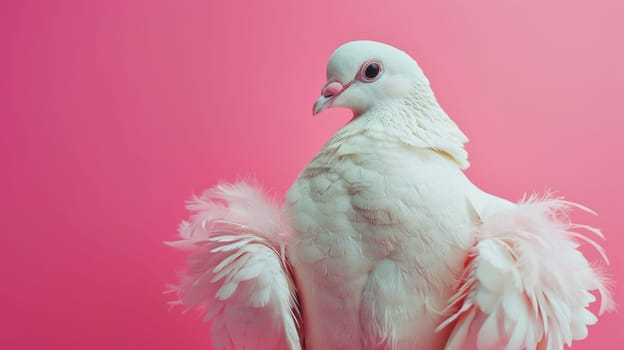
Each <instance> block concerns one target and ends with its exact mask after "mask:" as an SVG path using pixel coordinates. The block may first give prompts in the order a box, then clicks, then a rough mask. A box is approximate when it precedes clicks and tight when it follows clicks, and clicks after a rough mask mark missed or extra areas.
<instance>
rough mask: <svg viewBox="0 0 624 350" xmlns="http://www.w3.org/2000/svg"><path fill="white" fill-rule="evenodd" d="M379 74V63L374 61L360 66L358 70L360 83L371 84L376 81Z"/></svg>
mask: <svg viewBox="0 0 624 350" xmlns="http://www.w3.org/2000/svg"><path fill="white" fill-rule="evenodd" d="M380 74H381V63H379V62H376V61H369V62H366V63H364V64H363V65H362V69H361V70H360V76H361V79H362V81H364V82H371V81H375V80H377V78H379V75H380Z"/></svg>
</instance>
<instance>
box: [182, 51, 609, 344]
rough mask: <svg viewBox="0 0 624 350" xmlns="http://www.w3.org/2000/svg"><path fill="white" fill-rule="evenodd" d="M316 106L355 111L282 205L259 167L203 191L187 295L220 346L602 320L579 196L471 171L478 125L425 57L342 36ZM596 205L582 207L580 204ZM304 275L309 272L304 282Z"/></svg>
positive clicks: (471, 339)
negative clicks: (447, 105) (491, 184)
mask: <svg viewBox="0 0 624 350" xmlns="http://www.w3.org/2000/svg"><path fill="white" fill-rule="evenodd" d="M327 75H328V76H327V80H328V84H327V85H326V86H325V87H324V88H323V90H322V93H321V94H322V96H321V98H320V99H319V100H318V101H317V103H316V104H315V106H314V113H319V112H321V111H322V110H324V109H326V108H329V107H346V108H349V109H351V110H352V111H353V113H354V118H353V119H352V120H351V121H350V122H349V123H348V124H347V125H345V126H344V127H343V128H342V129H341V130H340V131H339V132H338V133H337V134H336V135H335V136H334V137H333V138H332V139H331V140H330V141H329V142H328V143H327V144H326V145H325V146H324V147H323V149H321V151H320V152H319V153H318V155H317V156H316V157H315V158H314V159H313V160H312V162H311V163H310V164H309V165H308V166H307V167H306V168H305V169H304V170H303V171H302V173H301V174H300V176H299V178H298V179H297V180H296V181H295V183H294V184H293V185H292V187H291V188H290V190H289V191H288V193H287V196H286V202H285V203H284V205H283V207H282V208H281V209H280V208H279V207H278V206H277V205H275V204H274V203H273V202H272V201H271V200H269V199H267V198H266V196H265V195H263V194H262V192H261V190H259V189H257V188H256V187H254V186H251V185H248V184H246V183H239V184H236V185H220V186H217V187H216V188H214V189H212V190H209V191H207V192H206V193H205V194H204V195H203V196H202V197H200V198H195V199H194V200H193V201H192V202H190V203H189V206H188V208H189V210H191V211H192V212H193V215H192V216H191V219H190V221H189V222H183V224H182V225H181V228H180V234H181V236H182V240H181V241H178V242H174V243H172V245H175V246H179V247H183V248H190V249H191V250H192V253H191V255H190V259H189V261H190V268H189V269H188V271H187V272H186V273H185V274H183V276H182V279H181V284H180V285H179V286H178V287H176V288H175V290H176V291H177V293H178V295H179V297H180V299H179V301H178V303H180V304H183V305H185V306H186V307H187V309H191V308H194V307H201V308H203V309H204V310H205V312H206V316H205V319H206V320H210V321H211V322H212V326H211V329H212V335H213V343H214V344H215V346H216V347H217V348H219V349H302V348H303V349H307V350H311V349H314V350H317V349H319V350H320V349H354V350H357V349H388V350H390V349H393V350H399V349H406V350H407V349H410V350H415V349H426V350H435V349H449V350H451V349H479V350H494V349H509V350H513V349H549V350H555V349H562V348H563V345H564V344H568V345H569V344H571V343H572V341H573V340H578V339H583V338H585V337H586V336H587V326H588V325H592V324H594V323H595V322H596V317H595V316H594V315H593V314H592V313H591V312H590V311H588V309H587V306H588V305H589V304H590V303H592V302H593V301H595V296H594V295H593V294H591V293H590V292H592V291H598V292H599V294H600V299H601V308H600V313H602V312H603V311H605V310H608V309H609V308H611V307H612V301H611V298H610V295H609V292H608V290H607V288H606V286H605V285H606V282H605V278H604V277H603V276H602V274H601V273H600V270H599V269H597V268H595V267H593V266H592V265H590V264H589V262H588V261H587V260H586V259H585V258H584V257H583V255H582V254H581V253H580V252H579V251H578V249H577V248H578V246H579V243H588V244H590V245H592V246H594V247H595V248H597V249H598V250H599V252H600V253H601V254H602V255H603V257H604V260H605V262H606V261H607V260H606V256H605V255H604V252H603V251H602V249H601V248H600V246H599V245H598V244H597V243H595V241H594V240H593V239H592V238H590V237H588V236H586V235H584V234H582V233H581V231H583V230H585V231H588V232H590V234H595V235H596V236H597V237H599V238H602V235H601V234H600V232H599V231H597V230H595V229H592V228H589V227H586V226H582V225H575V224H572V223H571V222H570V221H569V219H568V216H567V211H568V209H570V208H572V207H579V206H578V205H575V204H573V203H569V202H565V201H562V200H559V199H552V198H548V197H544V198H537V197H532V198H530V199H529V200H527V201H524V202H521V203H519V204H513V203H511V202H508V201H506V200H504V199H501V198H497V197H495V196H492V195H489V194H487V193H485V192H483V191H481V190H480V189H479V188H477V187H476V186H475V185H473V184H472V183H471V182H470V180H468V179H467V178H466V177H465V175H464V173H463V172H462V170H463V169H465V168H466V167H468V164H469V163H468V160H467V153H466V151H465V150H464V148H463V144H464V143H465V142H467V138H466V136H465V135H464V134H463V133H462V132H461V131H460V130H459V128H458V127H457V126H456V125H455V123H453V121H452V120H451V119H450V118H449V117H448V116H447V115H446V113H445V112H444V111H443V110H442V108H441V107H440V106H439V105H438V103H437V101H436V99H435V97H434V95H433V92H432V91H431V89H430V87H429V82H428V80H427V78H426V77H425V76H424V74H423V73H422V71H421V70H420V68H419V67H418V65H417V64H416V62H415V61H414V60H413V59H412V58H411V57H409V56H408V55H407V54H405V53H404V52H403V51H400V50H398V49H395V48H393V47H391V46H388V45H385V44H381V43H376V42H370V41H356V42H350V43H347V44H345V45H343V46H341V47H340V48H338V49H337V50H336V52H334V54H333V55H332V57H331V58H330V61H329V64H328V70H327ZM581 208H582V209H584V208H583V207H581ZM295 286H296V287H295Z"/></svg>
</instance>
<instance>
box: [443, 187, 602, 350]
mask: <svg viewBox="0 0 624 350" xmlns="http://www.w3.org/2000/svg"><path fill="white" fill-rule="evenodd" d="M572 207H577V208H580V209H583V210H585V211H589V210H588V209H587V208H584V207H581V206H579V205H577V204H574V203H571V202H567V201H563V200H560V199H551V198H543V199H539V198H537V197H535V196H534V197H531V198H529V200H527V201H525V202H521V203H520V204H519V205H518V206H515V207H514V208H512V209H507V210H504V211H500V212H497V213H494V214H492V215H488V216H486V217H483V218H482V222H481V223H480V224H479V225H478V226H477V227H476V244H475V246H474V248H473V249H472V251H471V255H470V258H469V262H468V264H467V267H466V272H465V278H464V282H463V284H462V285H461V286H460V287H459V289H458V291H457V293H456V294H455V295H454V296H453V297H452V298H451V300H450V306H449V310H451V309H456V310H457V311H456V312H454V313H453V314H452V315H451V316H450V317H449V318H447V319H446V320H445V321H444V322H443V323H442V324H441V325H440V326H439V327H438V330H440V329H442V328H445V327H449V326H453V332H452V334H451V336H450V338H449V340H448V343H447V345H446V349H448V350H456V349H479V350H494V349H507V350H515V349H529V350H530V349H548V350H556V349H563V345H564V344H567V345H568V346H569V345H570V344H571V343H572V341H573V340H579V339H583V338H585V337H586V336H587V326H588V325H592V324H594V323H595V322H596V320H597V319H596V317H595V316H594V314H592V313H591V312H590V311H589V310H588V309H587V307H588V305H589V304H590V303H592V302H593V301H595V300H596V299H595V297H594V296H593V295H592V294H591V293H590V292H591V291H598V293H599V294H600V298H601V306H600V310H599V312H600V313H602V312H604V311H605V310H608V309H610V308H612V307H613V302H612V299H611V296H610V294H609V292H608V290H607V287H606V279H605V277H604V276H603V274H602V273H601V271H600V269H598V268H595V267H592V266H591V265H590V264H589V262H588V261H587V260H586V259H585V257H584V256H583V255H582V254H581V253H580V252H579V251H578V250H577V248H578V247H579V241H583V242H587V243H589V244H590V245H592V246H593V247H595V248H596V249H597V250H598V252H599V253H600V254H601V256H602V257H603V259H604V261H605V262H607V263H608V261H607V258H606V256H605V254H604V251H603V250H602V248H601V247H600V246H599V245H598V244H597V243H596V242H595V241H594V240H593V239H592V238H590V237H588V236H587V235H585V234H583V233H581V232H579V231H580V230H585V231H586V232H589V233H590V234H594V235H596V236H598V237H600V238H602V234H601V233H600V231H598V230H596V229H593V228H591V227H588V226H582V225H576V224H573V223H571V222H570V220H569V219H568V216H567V212H568V210H569V209H570V208H572ZM486 210H487V208H486ZM457 308H458V309H457ZM455 322H456V323H455Z"/></svg>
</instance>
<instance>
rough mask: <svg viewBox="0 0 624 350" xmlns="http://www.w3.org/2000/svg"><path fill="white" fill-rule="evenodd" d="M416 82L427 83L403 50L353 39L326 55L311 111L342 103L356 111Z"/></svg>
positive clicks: (401, 95)
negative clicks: (323, 81)
mask: <svg viewBox="0 0 624 350" xmlns="http://www.w3.org/2000/svg"><path fill="white" fill-rule="evenodd" d="M415 85H427V86H428V85H429V81H428V80H427V78H426V77H425V75H424V74H423V72H422V70H421V69H420V68H419V67H418V64H417V63H416V61H414V59H412V58H411V57H410V56H409V55H408V54H406V53H405V52H403V51H401V50H399V49H397V48H394V47H392V46H390V45H386V44H383V43H379V42H375V41H365V40H362V41H352V42H348V43H346V44H344V45H342V46H340V47H339V48H338V49H336V51H334V53H333V54H332V55H331V57H330V58H329V63H328V64H327V83H326V84H325V86H323V88H322V90H321V97H320V98H319V99H318V101H316V103H315V104H314V108H313V114H318V113H320V112H322V111H323V110H325V109H327V108H331V107H344V108H348V109H350V110H352V111H353V113H354V115H359V114H362V113H364V112H366V111H367V110H369V109H371V108H373V107H375V106H378V105H381V104H385V103H388V102H390V101H392V100H394V99H397V98H404V97H406V96H409V94H410V91H411V90H412V88H413V87H414V86H415Z"/></svg>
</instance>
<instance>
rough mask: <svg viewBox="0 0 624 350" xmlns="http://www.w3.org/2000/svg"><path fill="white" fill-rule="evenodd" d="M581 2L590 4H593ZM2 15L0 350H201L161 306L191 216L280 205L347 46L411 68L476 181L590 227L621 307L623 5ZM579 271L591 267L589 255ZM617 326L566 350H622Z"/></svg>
mask: <svg viewBox="0 0 624 350" xmlns="http://www.w3.org/2000/svg"><path fill="white" fill-rule="evenodd" d="M585 3H587V5H585ZM589 3H590V2H584V1H577V2H571V1H565V0H558V1H541V0H531V1H526V0H523V1H520V0H517V1H510V0H507V1H500V0H490V1H480V2H478V3H477V2H470V4H468V2H467V1H459V0H458V1H400V2H399V1H368V2H365V3H364V2H362V1H325V0H323V1H309V2H307V3H304V2H298V3H295V2H294V1H286V0H283V1H248V2H247V3H244V4H243V3H234V2H233V3H229V4H228V3H227V2H226V1H219V2H216V1H215V2H208V1H196V2H186V1H184V2H181V1H60V0H59V1H27V0H24V1H18V0H16V1H3V2H2V4H1V5H0V45H1V46H0V113H1V116H2V127H1V130H0V133H1V135H0V136H1V137H0V144H1V148H0V156H1V158H0V164H2V170H1V171H0V186H1V187H2V188H1V192H0V193H1V194H2V200H1V201H0V203H1V205H2V208H0V209H1V210H0V216H1V221H0V222H1V223H2V227H3V233H2V235H1V237H2V238H1V239H2V242H1V244H0V250H1V251H0V278H1V279H2V282H1V284H0V310H1V311H0V347H1V348H4V349H83V348H89V349H110V348H115V349H183V350H191V349H209V348H210V347H209V346H208V345H207V344H209V333H208V329H207V327H206V325H204V324H202V323H200V322H199V321H198V320H197V317H196V315H194V314H191V315H180V314H179V312H177V311H176V312H168V309H167V306H166V305H165V302H166V301H167V300H168V299H169V297H168V296H165V295H163V294H161V291H162V290H163V289H164V285H165V283H167V282H173V281H175V280H176V276H175V271H176V270H178V269H180V268H181V267H182V266H183V265H184V263H183V256H182V255H180V254H178V253H176V252H173V251H172V250H170V249H169V248H167V247H165V246H164V245H162V243H161V242H162V241H164V240H170V239H173V238H175V235H176V226H177V224H178V222H179V221H180V220H181V219H183V218H185V216H186V213H185V211H184V208H183V206H184V200H185V199H187V198H189V196H190V195H191V194H192V193H197V192H200V191H201V190H202V189H204V188H206V187H209V186H212V185H214V184H215V183H216V182H217V181H219V180H234V179H236V178H237V176H239V175H247V174H255V176H256V177H257V178H258V179H261V180H262V182H263V183H264V184H265V185H266V187H268V188H270V189H272V190H274V191H275V192H276V193H279V194H283V193H284V191H285V190H286V189H287V188H288V186H289V184H290V183H291V182H292V181H293V180H294V179H295V177H296V176H297V173H298V171H299V170H300V169H302V167H303V166H304V165H305V164H306V163H307V162H308V161H309V160H310V158H311V157H312V156H313V154H314V153H315V152H316V151H317V150H318V149H319V148H320V147H321V146H322V144H323V143H324V142H325V141H326V140H327V139H328V137H330V135H331V134H332V133H334V132H335V131H336V130H337V129H338V128H339V127H340V126H341V125H342V124H344V123H345V121H346V120H347V119H348V113H347V112H346V111H344V110H336V111H329V112H327V113H325V114H323V115H322V116H320V117H319V118H312V117H311V107H312V103H313V102H314V100H315V99H316V98H317V97H318V94H319V91H320V88H321V86H322V85H323V83H324V78H325V63H326V60H327V58H328V56H329V54H330V53H331V52H332V51H333V49H334V48H335V47H336V46H338V45H339V44H341V43H343V42H345V41H348V40H352V39H361V38H370V39H376V40H382V41H387V42H389V43H392V44H395V45H397V46H399V47H402V48H404V49H405V50H406V51H408V52H409V53H411V54H412V55H413V56H414V57H415V58H416V59H417V60H418V61H419V62H420V64H421V66H422V67H423V68H424V70H425V72H426V74H427V75H428V76H429V78H430V80H431V82H432V84H433V87H434V90H435V91H436V93H437V96H438V98H439V100H440V102H441V104H442V105H443V106H444V108H445V109H446V110H447V111H448V112H449V114H450V115H451V116H452V117H453V118H454V119H455V120H456V121H457V122H458V124H459V125H460V126H461V127H462V128H463V130H464V131H465V132H466V133H467V134H468V135H469V137H470V138H471V142H470V143H469V145H468V150H469V151H470V154H471V158H470V159H471V161H472V164H473V165H472V167H471V168H470V170H469V171H468V173H469V175H470V177H471V178H472V179H473V180H474V181H475V182H476V183H478V184H479V185H481V186H482V187H483V188H485V189H487V190H489V191H491V192H493V193H496V194H498V195H501V196H505V197H507V198H511V199H518V198H520V197H521V196H522V194H523V193H524V192H525V191H534V190H537V191H541V190H543V189H545V188H546V187H552V188H554V189H557V190H560V191H561V193H563V194H566V196H567V198H569V199H571V200H575V201H579V202H581V203H584V204H586V205H588V206H590V207H592V208H594V209H595V210H597V211H598V212H599V213H600V216H599V217H597V218H593V217H587V216H577V217H578V218H579V219H581V220H584V221H585V222H588V223H590V224H593V225H596V226H599V227H600V228H602V229H603V230H604V232H605V233H606V235H607V236H608V242H607V243H606V248H607V251H608V253H609V255H610V257H611V258H612V265H611V271H612V273H613V275H614V276H615V278H616V279H617V280H619V282H620V283H619V284H617V286H616V293H617V295H616V298H617V300H618V302H619V304H620V305H623V304H624V298H622V295H624V289H623V286H624V273H623V266H624V254H622V253H621V251H622V250H623V249H624V237H623V236H622V235H621V230H622V224H621V223H622V220H623V217H624V216H623V215H624V214H623V213H622V210H623V206H622V202H623V198H624V186H623V185H624V184H623V181H622V167H623V165H622V160H623V159H622V154H623V152H624V142H623V141H622V140H623V139H622V137H623V136H622V135H623V131H624V130H623V126H624V122H623V120H624V106H623V99H624V68H622V67H623V62H624V47H623V44H622V43H623V42H624V41H623V40H624V39H623V38H624V24H623V22H622V19H623V18H624V2H622V1H620V0H612V1H609V0H601V1H592V2H591V5H590V4H589ZM590 254H592V256H595V254H593V253H590ZM622 324H624V318H623V317H622V314H621V313H614V314H610V315H607V316H604V317H603V318H602V319H601V321H600V323H599V324H598V325H597V326H594V327H592V329H591V331H590V339H589V340H587V341H584V342H581V343H578V344H577V346H576V347H575V349H619V348H621V347H622V345H621V344H622V343H623V342H624V327H623V326H622Z"/></svg>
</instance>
